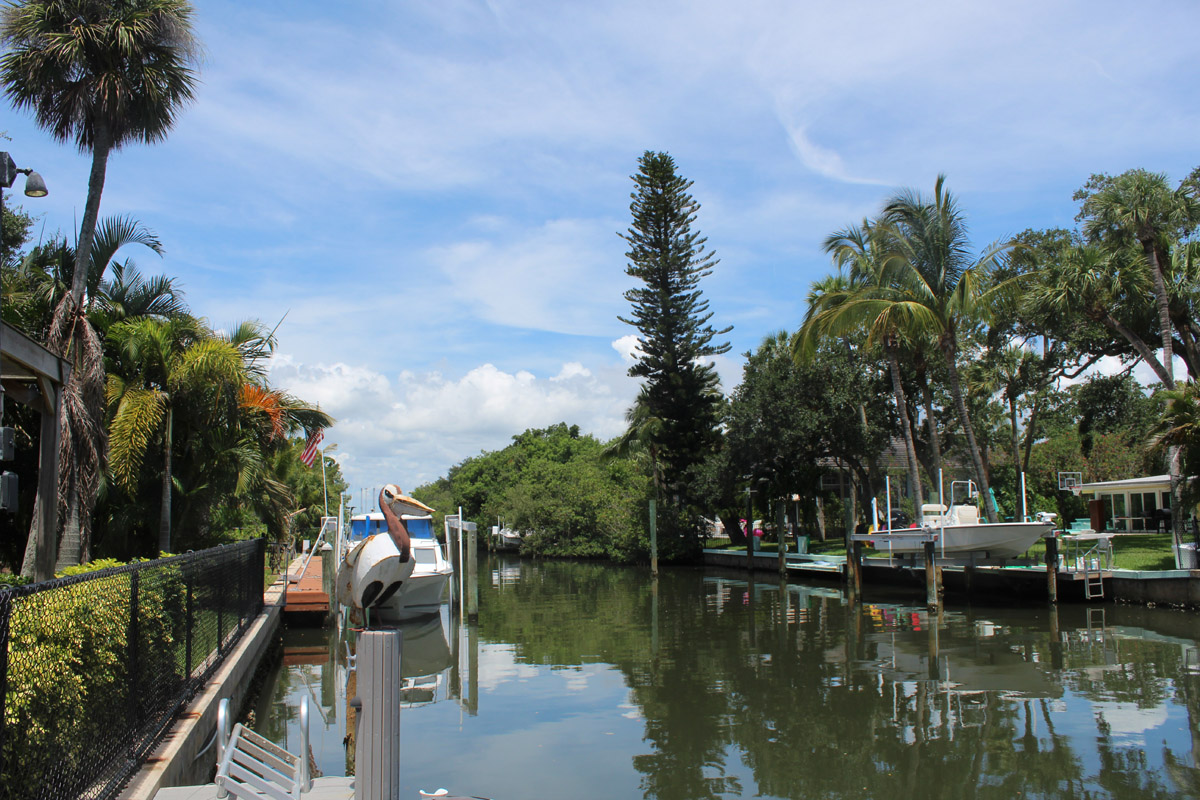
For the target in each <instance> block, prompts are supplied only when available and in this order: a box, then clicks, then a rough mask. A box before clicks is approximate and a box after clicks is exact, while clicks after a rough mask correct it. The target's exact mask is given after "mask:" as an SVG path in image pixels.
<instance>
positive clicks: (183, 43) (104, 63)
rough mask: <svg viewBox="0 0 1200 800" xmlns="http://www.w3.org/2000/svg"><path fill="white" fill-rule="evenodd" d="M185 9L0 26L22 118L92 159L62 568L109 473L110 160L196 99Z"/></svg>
mask: <svg viewBox="0 0 1200 800" xmlns="http://www.w3.org/2000/svg"><path fill="white" fill-rule="evenodd" d="M191 16H192V8H191V6H190V5H189V4H188V3H187V2H184V0H122V2H113V3H97V2H92V0H22V2H19V3H15V4H13V5H9V6H7V7H6V8H5V9H4V10H3V14H2V17H0V42H2V43H3V44H4V46H5V47H6V48H7V52H6V53H5V54H4V55H3V56H0V81H3V83H4V87H5V93H6V94H7V96H8V98H9V100H10V101H11V102H12V103H13V105H14V106H15V107H16V108H17V109H21V110H29V111H32V112H33V114H34V118H35V119H36V120H37V123H38V125H40V126H41V127H42V128H44V129H45V130H47V131H48V132H49V133H50V134H51V135H52V136H53V137H54V138H55V139H56V140H58V141H60V142H67V141H74V143H75V144H76V146H77V147H78V148H79V150H80V151H81V152H83V153H91V156H92V168H91V173H90V175H89V178H88V194H87V201H86V202H85V204H84V211H83V219H82V221H81V223H80V229H79V240H78V244H77V246H76V250H75V268H74V274H73V276H72V281H71V292H70V294H69V295H67V296H65V297H64V298H63V301H62V302H60V303H59V305H58V307H57V308H56V310H55V314H54V321H53V326H52V330H51V335H50V337H49V346H50V348H51V349H52V350H55V351H56V352H58V353H61V354H63V355H64V356H69V357H70V358H71V359H72V361H73V369H72V371H71V376H70V380H69V381H68V383H67V385H66V387H65V388H64V391H63V403H62V409H63V411H62V419H61V430H62V434H63V441H64V444H63V446H62V451H63V452H62V453H61V454H60V463H61V464H62V465H63V466H64V469H63V471H62V474H61V476H60V481H61V488H60V491H59V495H60V497H62V498H64V499H65V506H66V508H65V514H64V515H63V519H64V530H63V539H64V540H65V541H66V542H67V545H68V546H67V547H66V548H65V549H62V552H63V553H64V554H65V556H66V559H67V560H66V562H65V563H79V560H80V558H81V557H82V556H85V555H86V551H87V548H88V546H89V545H88V540H89V535H90V526H91V513H92V508H93V506H94V504H95V494H96V490H97V486H98V483H97V480H96V478H95V476H97V475H99V473H100V469H101V463H102V462H101V453H102V451H103V437H104V428H103V424H102V420H103V414H104V369H103V352H102V348H101V345H100V342H99V339H98V337H97V335H96V332H95V331H94V330H93V329H92V328H91V326H90V325H89V324H88V321H87V318H86V314H85V312H84V294H85V290H86V285H87V278H88V272H89V267H90V265H92V264H93V263H95V261H96V259H94V258H93V256H92V246H93V239H94V237H95V232H96V222H97V219H98V218H99V213H100V197H101V194H102V193H103V191H104V180H105V173H106V170H107V166H108V157H109V154H110V153H111V152H112V151H113V150H114V149H120V148H121V147H123V146H124V145H126V144H130V143H132V142H137V141H141V142H145V143H153V142H157V141H160V140H162V139H163V138H165V137H166V135H167V132H168V131H169V130H170V129H171V127H172V125H173V124H174V122H175V119H176V116H177V115H178V113H179V110H180V109H181V108H182V106H183V105H184V104H186V103H187V102H189V101H190V100H191V99H192V91H193V87H194V86H195V82H196V77H195V73H194V70H193V68H192V66H191V65H192V64H193V63H194V61H195V58H196V55H197V47H196V42H195V39H194V37H193V34H192V27H191Z"/></svg>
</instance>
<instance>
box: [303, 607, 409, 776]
mask: <svg viewBox="0 0 1200 800" xmlns="http://www.w3.org/2000/svg"><path fill="white" fill-rule="evenodd" d="M401 638H402V634H401V633H400V631H398V630H371V631H363V632H362V633H361V634H359V637H358V647H357V648H356V650H357V656H356V657H355V673H356V674H357V675H356V677H357V687H356V688H357V689H358V696H357V697H356V698H354V699H353V700H351V705H352V706H355V707H356V708H357V711H358V714H357V719H356V720H355V727H356V730H355V736H354V739H355V744H356V746H355V751H354V772H355V780H354V798H355V800H376V799H377V798H378V800H384V798H392V797H398V796H399V794H400V687H401V685H402V681H401V680H400V644H401ZM301 757H302V758H307V757H308V754H307V753H305V754H302V756H301Z"/></svg>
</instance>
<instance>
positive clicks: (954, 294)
mask: <svg viewBox="0 0 1200 800" xmlns="http://www.w3.org/2000/svg"><path fill="white" fill-rule="evenodd" d="M945 180H946V178H945V176H944V175H939V176H938V179H937V182H936V184H935V185H934V190H933V196H932V197H931V198H926V197H923V196H921V195H920V194H918V193H916V192H913V191H904V192H901V193H900V194H898V195H896V196H894V197H893V198H892V199H891V200H890V201H889V202H888V204H887V206H886V207H885V209H884V217H883V218H884V220H885V221H886V222H887V223H888V224H889V225H892V226H893V227H894V228H895V230H896V241H897V246H898V252H899V253H900V255H901V257H902V258H901V259H900V263H902V264H903V265H904V269H903V272H902V274H901V275H899V276H897V278H896V280H895V282H894V284H893V285H894V287H895V288H893V289H891V290H889V292H888V293H887V294H885V295H883V296H880V297H878V298H869V299H868V302H869V303H870V304H871V305H867V306H866V309H867V310H869V309H871V308H872V307H876V308H878V311H877V313H878V314H882V313H892V310H895V312H897V313H900V314H903V315H904V317H905V319H906V323H908V324H911V325H912V326H913V327H914V328H916V329H919V330H922V331H923V332H924V333H925V335H928V336H929V337H931V338H934V339H936V341H937V348H938V350H939V351H940V352H941V353H942V356H943V359H944V360H945V363H946V370H947V376H948V378H949V383H950V393H951V395H952V396H953V398H954V405H955V407H956V409H957V410H958V418H959V421H960V422H961V424H962V427H963V432H964V434H965V436H966V440H967V449H968V452H969V454H970V457H971V463H972V465H973V466H974V471H975V478H976V481H977V482H978V484H979V490H980V492H981V493H982V494H983V496H984V498H985V499H986V498H990V496H991V493H990V491H989V489H990V486H989V481H988V475H987V470H986V469H985V467H984V464H983V457H982V454H981V452H980V449H979V444H978V442H977V441H976V437H975V429H974V427H973V426H972V423H971V415H970V413H969V412H968V410H967V404H966V401H965V400H964V394H963V389H962V380H961V378H960V376H959V371H958V353H959V336H960V335H961V334H962V332H963V329H964V327H966V326H969V325H971V324H972V323H974V322H975V321H977V320H979V319H981V318H983V317H985V316H986V315H987V313H988V305H987V303H988V302H989V301H990V299H991V297H992V296H995V295H997V294H1000V290H1001V289H1007V288H1009V287H1008V286H1006V285H1001V286H998V287H996V286H994V287H992V288H991V289H990V290H989V289H987V288H986V287H987V283H988V273H989V272H990V271H991V270H993V269H994V268H995V266H996V263H997V260H998V258H999V257H1000V256H1001V255H1002V254H1003V253H1005V252H1006V251H1008V250H1009V249H1011V243H1006V244H1001V245H996V246H993V247H991V248H989V249H987V250H986V251H985V252H984V253H983V254H982V255H981V256H980V257H979V258H974V257H973V256H972V253H971V250H970V244H969V240H968V238H967V226H966V221H965V219H964V218H963V214H962V212H961V211H960V210H959V207H958V203H957V201H956V200H955V199H954V197H953V196H952V195H951V194H950V192H949V191H948V190H947V189H946V188H945ZM906 327H907V326H906ZM984 510H985V511H986V513H987V516H988V519H989V520H990V521H991V522H996V521H997V519H998V517H997V515H996V509H995V508H994V506H993V505H992V503H991V502H985V503H984Z"/></svg>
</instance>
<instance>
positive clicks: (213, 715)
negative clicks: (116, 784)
mask: <svg viewBox="0 0 1200 800" xmlns="http://www.w3.org/2000/svg"><path fill="white" fill-rule="evenodd" d="M284 594H285V593H284V579H281V580H279V581H276V582H275V583H274V584H273V585H272V586H270V587H269V588H268V589H267V591H266V592H265V594H264V595H263V610H262V612H261V613H260V614H259V615H258V617H257V618H255V619H254V620H253V621H252V622H251V623H250V627H249V629H248V630H247V631H246V632H245V634H243V635H242V638H241V639H240V640H239V641H238V644H237V647H235V648H234V649H233V651H232V652H231V653H229V655H228V656H226V658H225V661H224V663H222V664H221V667H220V668H219V669H218V670H217V672H216V674H215V675H213V677H212V678H211V679H210V680H209V681H208V683H207V684H205V686H204V688H203V689H202V690H201V691H200V692H199V693H198V694H197V695H196V696H195V697H194V698H192V702H191V703H189V704H188V706H187V708H186V709H184V711H183V712H182V713H181V714H180V715H179V717H177V718H176V720H175V722H174V724H173V725H172V726H171V730H170V731H168V732H167V735H166V736H165V737H164V738H163V740H162V741H161V742H160V743H159V745H158V747H157V748H155V750H154V753H153V754H152V755H151V756H150V758H149V759H148V760H147V761H146V763H144V764H143V765H142V768H141V770H140V771H139V772H138V773H137V774H136V775H135V776H134V777H133V778H132V779H131V780H130V781H129V783H128V784H127V785H126V786H125V789H124V790H123V791H122V792H121V794H120V795H119V797H120V798H121V800H152V798H153V797H154V795H155V794H156V793H157V792H158V790H159V789H161V788H163V787H165V786H182V785H189V784H198V783H207V782H208V781H210V780H211V779H212V770H213V765H214V764H215V763H216V750H217V745H216V739H215V736H214V735H215V733H216V730H217V706H218V705H219V704H220V702H221V700H222V699H223V698H226V697H228V698H229V703H230V706H231V707H232V708H233V709H238V708H241V706H242V704H243V703H244V702H245V700H246V692H247V691H248V689H249V686H250V679H251V678H252V677H253V676H254V673H255V672H256V671H257V670H258V666H259V664H261V663H262V660H263V657H264V656H265V655H266V654H267V652H268V650H269V649H270V647H271V643H272V642H273V641H274V639H275V637H276V635H277V634H278V632H279V624H280V620H281V619H282V617H283V604H284ZM202 751H204V752H203V756H201V752H202Z"/></svg>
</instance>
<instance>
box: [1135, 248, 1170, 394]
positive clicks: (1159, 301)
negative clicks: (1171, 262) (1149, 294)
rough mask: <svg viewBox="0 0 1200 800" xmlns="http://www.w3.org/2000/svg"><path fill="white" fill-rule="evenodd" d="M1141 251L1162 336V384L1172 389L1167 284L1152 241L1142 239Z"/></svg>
mask: <svg viewBox="0 0 1200 800" xmlns="http://www.w3.org/2000/svg"><path fill="white" fill-rule="evenodd" d="M1142 250H1143V252H1145V254H1146V261H1147V262H1149V264H1150V277H1151V278H1152V279H1153V281H1154V303H1155V305H1156V306H1157V307H1158V324H1159V333H1160V335H1161V336H1162V351H1163V356H1162V363H1163V367H1164V368H1165V369H1166V373H1167V379H1166V381H1164V383H1169V384H1171V385H1170V386H1167V388H1168V389H1174V388H1175V386H1174V384H1175V365H1174V343H1173V341H1172V338H1171V337H1172V331H1173V330H1174V329H1173V328H1172V327H1171V298H1170V296H1169V295H1168V294H1167V282H1166V280H1165V279H1164V278H1163V273H1162V262H1161V261H1160V260H1159V257H1158V248H1156V247H1155V246H1154V239H1153V238H1147V239H1142Z"/></svg>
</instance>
